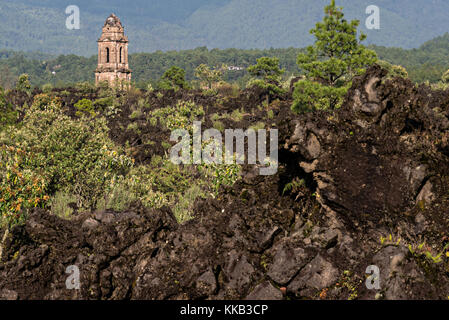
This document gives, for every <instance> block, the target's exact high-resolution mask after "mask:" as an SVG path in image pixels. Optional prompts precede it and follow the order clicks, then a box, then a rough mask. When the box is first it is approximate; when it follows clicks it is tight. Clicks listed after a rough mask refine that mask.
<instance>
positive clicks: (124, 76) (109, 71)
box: [95, 14, 131, 86]
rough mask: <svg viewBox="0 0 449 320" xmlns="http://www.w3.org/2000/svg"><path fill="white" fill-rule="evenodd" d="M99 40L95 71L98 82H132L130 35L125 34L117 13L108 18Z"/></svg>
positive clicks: (112, 83)
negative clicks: (129, 52)
mask: <svg viewBox="0 0 449 320" xmlns="http://www.w3.org/2000/svg"><path fill="white" fill-rule="evenodd" d="M97 42H98V67H97V70H96V71H95V82H96V84H99V83H100V82H102V81H107V82H108V83H109V85H111V86H112V85H114V84H115V83H116V82H120V81H128V82H130V81H131V70H130V69H129V64H128V37H127V36H125V31H124V29H123V26H122V23H121V22H120V19H119V18H118V17H117V16H116V15H115V14H111V15H110V16H109V18H108V19H107V20H106V22H105V24H104V26H103V32H102V34H101V37H100V39H98V41H97ZM117 80H118V81H117Z"/></svg>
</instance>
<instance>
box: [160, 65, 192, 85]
mask: <svg viewBox="0 0 449 320" xmlns="http://www.w3.org/2000/svg"><path fill="white" fill-rule="evenodd" d="M188 87H189V85H188V83H187V81H186V72H185V71H184V69H181V68H179V67H176V66H173V67H171V68H170V69H168V70H167V71H165V73H164V75H163V76H162V78H161V80H160V82H159V88H160V89H165V90H170V89H173V90H179V89H187V88H188Z"/></svg>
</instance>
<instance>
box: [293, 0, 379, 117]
mask: <svg viewBox="0 0 449 320" xmlns="http://www.w3.org/2000/svg"><path fill="white" fill-rule="evenodd" d="M342 10H343V9H342V8H341V7H337V6H336V5H335V0H332V1H331V4H330V5H328V6H326V7H325V10H324V12H325V16H324V19H323V21H322V22H318V23H317V24H316V27H315V28H314V29H312V30H311V31H310V33H311V34H313V35H314V36H315V38H316V41H315V45H313V46H309V47H308V48H307V51H306V53H301V54H299V55H298V58H297V64H298V66H299V68H300V69H301V70H302V71H303V73H304V76H305V78H304V79H302V80H300V81H299V82H297V83H296V85H295V90H294V93H293V96H294V99H295V102H294V104H293V106H292V109H293V110H294V111H296V112H305V111H311V110H315V109H335V108H339V107H340V106H341V103H342V102H343V97H344V95H345V94H346V92H347V90H348V89H349V87H350V86H351V81H352V79H353V77H354V76H356V75H360V74H362V73H363V72H365V70H366V68H367V67H368V66H369V65H372V64H373V63H375V62H376V60H377V55H376V53H375V52H374V51H372V50H368V49H367V48H365V46H363V45H362V44H361V42H362V41H363V40H365V38H366V35H364V34H360V36H359V37H357V27H358V25H359V21H358V20H353V21H351V22H348V21H346V20H345V19H344V14H343V11H342Z"/></svg>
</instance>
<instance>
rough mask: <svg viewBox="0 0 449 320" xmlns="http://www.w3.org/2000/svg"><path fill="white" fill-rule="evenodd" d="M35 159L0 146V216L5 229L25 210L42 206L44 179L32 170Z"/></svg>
mask: <svg viewBox="0 0 449 320" xmlns="http://www.w3.org/2000/svg"><path fill="white" fill-rule="evenodd" d="M36 160H37V159H36V157H35V156H34V155H33V154H30V153H29V152H26V151H24V150H23V149H20V148H16V147H14V146H8V145H6V144H1V145H0V214H1V220H0V221H1V224H2V225H6V226H7V227H8V228H10V227H12V226H13V225H15V224H20V223H22V222H23V221H24V220H25V219H26V215H27V211H28V209H30V208H34V207H44V206H45V204H46V202H47V201H48V199H49V197H48V195H46V191H47V188H48V182H49V180H48V178H47V177H46V175H45V173H43V172H42V169H40V168H36V166H35V164H36Z"/></svg>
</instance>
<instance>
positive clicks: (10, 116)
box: [0, 87, 19, 131]
mask: <svg viewBox="0 0 449 320" xmlns="http://www.w3.org/2000/svg"><path fill="white" fill-rule="evenodd" d="M18 116H19V113H18V112H17V111H16V110H14V107H13V106H12V105H11V104H10V103H7V102H6V97H5V93H4V91H3V88H1V87H0V131H1V130H2V129H3V128H4V127H5V126H8V125H12V124H14V123H16V121H17V119H18Z"/></svg>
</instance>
